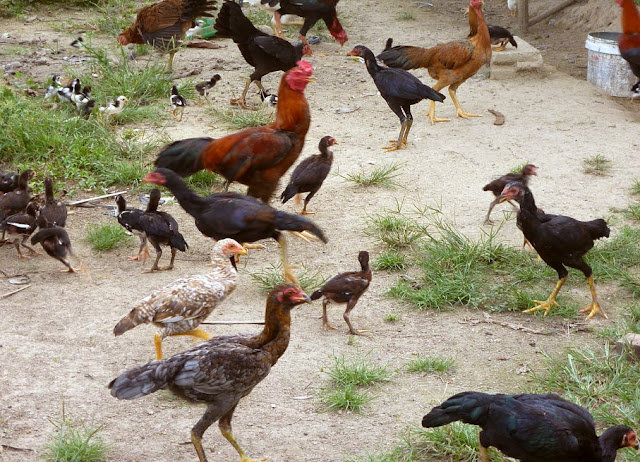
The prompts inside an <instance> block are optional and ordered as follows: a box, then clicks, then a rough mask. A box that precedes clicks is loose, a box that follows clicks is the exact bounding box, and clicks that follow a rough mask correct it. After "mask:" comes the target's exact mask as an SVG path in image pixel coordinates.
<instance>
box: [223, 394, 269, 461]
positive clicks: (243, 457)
mask: <svg viewBox="0 0 640 462" xmlns="http://www.w3.org/2000/svg"><path fill="white" fill-rule="evenodd" d="M234 410H235V406H234V407H233V409H231V410H230V411H229V412H227V413H226V414H225V415H223V416H222V418H221V419H220V422H218V427H219V428H220V433H222V436H224V437H225V438H226V439H227V441H228V442H229V443H231V446H233V447H234V449H235V450H236V451H237V452H238V454H239V455H240V462H264V461H265V460H267V458H266V457H265V458H263V459H251V458H250V457H249V456H247V454H246V453H245V452H244V450H243V449H242V448H241V447H240V445H239V444H238V442H237V441H236V439H235V438H234V437H233V433H232V431H231V418H232V417H233V411H234Z"/></svg>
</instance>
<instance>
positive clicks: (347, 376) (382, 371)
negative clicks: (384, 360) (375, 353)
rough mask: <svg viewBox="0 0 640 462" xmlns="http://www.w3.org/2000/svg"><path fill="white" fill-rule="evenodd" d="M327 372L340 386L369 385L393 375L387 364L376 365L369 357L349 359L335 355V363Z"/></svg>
mask: <svg viewBox="0 0 640 462" xmlns="http://www.w3.org/2000/svg"><path fill="white" fill-rule="evenodd" d="M326 373H327V374H328V375H329V377H330V378H331V381H332V382H333V383H334V384H335V385H339V386H343V385H354V386H369V385H373V384H374V383H377V382H382V381H386V380H387V379H388V378H389V376H390V375H391V373H390V372H389V371H388V369H387V367H386V366H378V365H375V364H373V363H372V362H371V361H369V360H368V359H367V358H355V359H351V360H347V359H345V358H344V356H334V357H333V365H332V366H331V367H330V368H329V370H328V371H326Z"/></svg>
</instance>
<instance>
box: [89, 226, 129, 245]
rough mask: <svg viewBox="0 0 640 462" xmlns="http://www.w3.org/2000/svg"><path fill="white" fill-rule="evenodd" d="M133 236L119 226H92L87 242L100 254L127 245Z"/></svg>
mask: <svg viewBox="0 0 640 462" xmlns="http://www.w3.org/2000/svg"><path fill="white" fill-rule="evenodd" d="M130 239H131V236H129V235H127V233H126V231H125V230H124V228H123V227H122V226H120V225H119V224H109V225H92V226H90V227H89V232H88V234H87V240H88V241H89V244H91V248H92V249H93V250H96V251H98V252H103V251H105V250H113V249H115V248H117V247H120V246H122V245H125V244H126V243H127V242H128V241H129V240H130Z"/></svg>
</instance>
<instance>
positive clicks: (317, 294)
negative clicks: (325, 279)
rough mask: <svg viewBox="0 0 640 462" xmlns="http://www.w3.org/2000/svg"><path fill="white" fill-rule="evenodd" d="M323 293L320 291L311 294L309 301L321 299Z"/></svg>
mask: <svg viewBox="0 0 640 462" xmlns="http://www.w3.org/2000/svg"><path fill="white" fill-rule="evenodd" d="M322 295H323V293H322V290H316V291H315V292H314V293H312V294H311V297H310V298H311V300H317V299H319V298H320V297H322Z"/></svg>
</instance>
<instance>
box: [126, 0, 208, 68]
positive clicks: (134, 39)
mask: <svg viewBox="0 0 640 462" xmlns="http://www.w3.org/2000/svg"><path fill="white" fill-rule="evenodd" d="M215 4H216V0H164V1H163V2H159V3H154V4H153V5H149V6H145V7H144V8H142V9H141V10H140V11H139V12H138V15H137V16H136V20H135V21H134V23H133V24H131V25H130V26H129V27H128V28H127V29H125V30H124V31H123V32H122V33H121V34H120V35H119V36H118V41H119V42H120V44H122V45H128V44H130V43H137V44H140V45H142V44H145V43H148V44H150V45H153V46H154V47H156V48H159V49H161V50H166V51H168V52H169V64H168V65H167V72H171V71H172V69H173V55H175V54H176V51H178V46H179V45H180V39H182V37H183V36H184V34H185V33H186V32H187V30H189V29H190V28H191V27H193V25H194V20H195V19H196V18H197V17H201V16H205V17H209V18H211V17H213V15H212V14H211V13H209V11H210V10H214V9H215Z"/></svg>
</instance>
